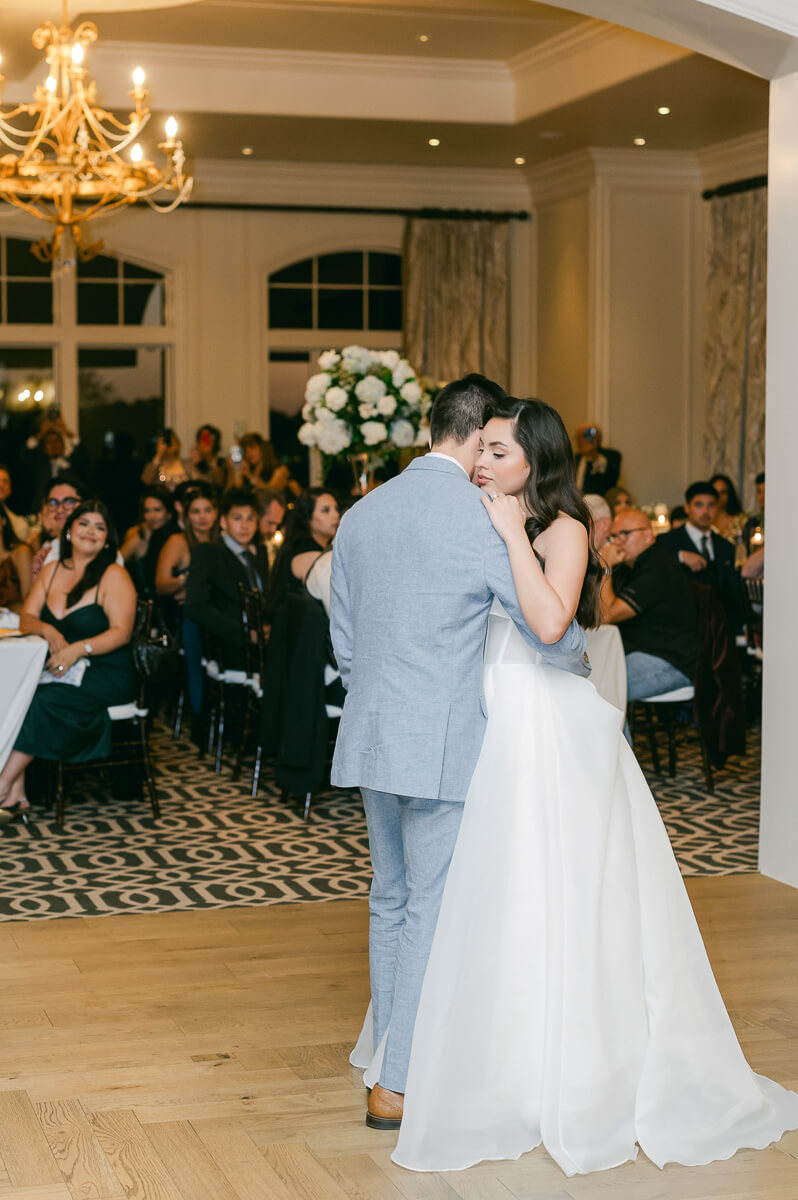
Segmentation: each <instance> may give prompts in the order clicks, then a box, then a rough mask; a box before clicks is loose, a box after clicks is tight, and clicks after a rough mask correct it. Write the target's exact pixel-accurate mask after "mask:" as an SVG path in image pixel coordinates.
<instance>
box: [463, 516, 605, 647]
mask: <svg viewBox="0 0 798 1200" xmlns="http://www.w3.org/2000/svg"><path fill="white" fill-rule="evenodd" d="M482 502H483V504H484V505H485V508H486V509H487V510H488V515H489V517H490V519H491V521H492V522H493V525H494V527H495V529H496V531H497V533H498V534H499V535H500V536H501V537H502V538H503V540H504V542H505V544H506V546H507V553H508V554H509V557H510V567H511V569H512V572H513V581H514V583H515V590H516V593H517V595H518V603H519V605H520V606H521V612H522V613H523V614H524V620H525V621H526V623H527V625H528V626H529V628H530V629H531V630H532V632H533V633H536V634H537V636H538V637H539V638H540V640H541V641H542V642H546V643H552V642H557V641H559V640H560V638H561V637H562V636H563V634H564V633H565V631H566V630H567V629H568V627H569V625H570V624H571V621H572V620H573V619H574V616H575V614H576V610H577V607H578V605H579V596H580V594H581V591H582V584H583V582H584V578H585V570H586V569H587V530H586V529H585V528H584V526H583V525H581V524H580V523H579V521H572V520H561V521H558V522H557V525H556V527H553V528H552V529H551V530H550V532H548V535H547V542H548V544H547V547H546V574H545V575H544V574H543V571H542V569H541V567H540V563H539V562H538V560H537V558H536V557H535V553H534V551H533V549H532V547H531V545H530V544H529V538H528V537H527V533H526V528H525V518H524V513H523V510H522V508H521V505H520V504H519V503H518V501H517V500H516V499H515V497H514V496H503V495H498V496H497V497H496V498H495V499H494V500H490V499H489V498H488V497H487V496H483V497H482Z"/></svg>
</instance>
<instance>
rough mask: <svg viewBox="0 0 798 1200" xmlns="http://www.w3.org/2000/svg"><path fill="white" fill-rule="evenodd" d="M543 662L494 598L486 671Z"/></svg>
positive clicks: (487, 637)
mask: <svg viewBox="0 0 798 1200" xmlns="http://www.w3.org/2000/svg"><path fill="white" fill-rule="evenodd" d="M542 662H543V658H542V657H541V655H540V654H538V652H537V650H533V649H532V647H531V646H530V645H529V643H528V642H525V641H524V639H523V638H522V636H521V634H520V633H519V632H518V630H517V629H516V626H515V622H514V621H512V620H511V619H510V617H508V616H507V613H506V612H505V610H504V608H503V606H502V604H501V602H500V601H499V600H498V599H497V598H496V597H495V596H494V598H493V604H492V605H491V608H490V616H489V617H488V632H487V635H486V637H485V657H484V668H485V670H486V671H487V669H488V668H489V667H503V666H517V665H518V664H519V663H523V664H524V665H525V666H530V667H531V666H537V665H538V664H540V663H542Z"/></svg>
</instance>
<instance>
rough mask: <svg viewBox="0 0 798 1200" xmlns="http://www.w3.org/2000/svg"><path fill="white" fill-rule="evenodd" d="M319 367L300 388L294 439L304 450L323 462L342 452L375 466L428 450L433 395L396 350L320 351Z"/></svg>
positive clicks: (353, 347) (349, 348)
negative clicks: (316, 451) (366, 459)
mask: <svg viewBox="0 0 798 1200" xmlns="http://www.w3.org/2000/svg"><path fill="white" fill-rule="evenodd" d="M319 367H320V368H321V371H320V372H319V373H318V374H317V375H312V376H311V377H310V379H309V380H308V382H307V387H306V388H305V404H304V407H303V409H302V419H303V421H304V424H303V425H302V426H301V427H300V429H299V432H298V434H297V436H298V438H299V440H300V442H301V443H302V444H303V445H304V446H317V447H318V449H319V450H320V451H321V453H322V454H323V455H325V457H327V458H335V457H336V455H339V454H343V453H345V452H346V453H348V454H363V453H368V454H369V455H371V456H373V458H374V459H375V460H376V459H382V458H385V457H386V456H388V455H391V454H394V453H396V452H397V451H399V450H404V449H407V448H409V447H411V446H426V445H427V442H428V439H429V412H430V409H431V408H432V401H433V394H432V392H431V391H429V390H428V389H426V388H425V387H424V385H423V383H422V382H421V381H420V380H419V378H418V376H417V375H416V372H415V371H414V370H413V368H412V367H411V365H410V363H409V362H408V361H407V359H405V358H401V357H400V356H399V354H398V353H397V351H396V350H366V348H365V347H364V346H344V348H343V350H341V351H338V350H325V351H324V353H323V354H322V355H320V356H319Z"/></svg>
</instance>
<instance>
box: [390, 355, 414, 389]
mask: <svg viewBox="0 0 798 1200" xmlns="http://www.w3.org/2000/svg"><path fill="white" fill-rule="evenodd" d="M414 375H415V371H414V370H413V368H412V367H411V366H410V363H409V362H408V361H407V359H406V358H400V360H399V362H398V363H397V364H396V366H395V367H394V369H393V386H394V387H395V388H400V387H401V386H402V384H403V383H406V381H407V380H408V379H412V377H413V376H414Z"/></svg>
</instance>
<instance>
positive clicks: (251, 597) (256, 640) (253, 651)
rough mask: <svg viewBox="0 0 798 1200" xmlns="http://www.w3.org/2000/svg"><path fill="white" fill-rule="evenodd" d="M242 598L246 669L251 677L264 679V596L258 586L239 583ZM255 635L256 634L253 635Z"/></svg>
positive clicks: (239, 592)
mask: <svg viewBox="0 0 798 1200" xmlns="http://www.w3.org/2000/svg"><path fill="white" fill-rule="evenodd" d="M238 594H239V596H240V598H241V627H242V629H243V632H244V669H245V671H246V673H247V675H248V676H249V677H250V678H254V677H255V676H257V678H258V680H259V681H261V682H262V681H263V664H264V657H265V645H266V643H265V638H264V634H263V597H262V596H261V594H260V592H259V591H258V589H257V588H247V587H244V585H243V583H239V585H238ZM253 635H254V636H253Z"/></svg>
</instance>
